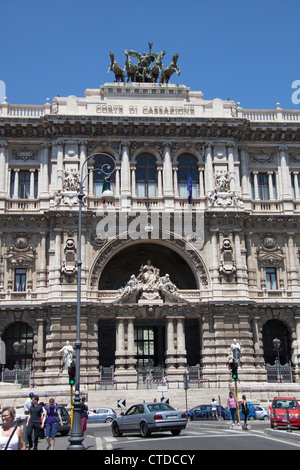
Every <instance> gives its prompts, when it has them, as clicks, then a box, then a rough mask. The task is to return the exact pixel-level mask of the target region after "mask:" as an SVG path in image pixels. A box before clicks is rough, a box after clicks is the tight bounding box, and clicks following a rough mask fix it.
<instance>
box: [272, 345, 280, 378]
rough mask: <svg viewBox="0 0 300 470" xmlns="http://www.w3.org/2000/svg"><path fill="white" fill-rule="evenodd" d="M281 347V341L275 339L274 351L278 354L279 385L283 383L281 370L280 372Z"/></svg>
mask: <svg viewBox="0 0 300 470" xmlns="http://www.w3.org/2000/svg"><path fill="white" fill-rule="evenodd" d="M280 346H281V341H280V339H278V338H274V339H273V347H274V350H275V351H276V352H277V358H276V362H277V366H278V368H277V374H278V377H279V383H281V370H280V352H279V351H280Z"/></svg>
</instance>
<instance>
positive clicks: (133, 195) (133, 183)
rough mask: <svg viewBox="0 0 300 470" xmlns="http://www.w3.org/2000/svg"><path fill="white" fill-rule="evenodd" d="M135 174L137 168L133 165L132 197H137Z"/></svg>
mask: <svg viewBox="0 0 300 470" xmlns="http://www.w3.org/2000/svg"><path fill="white" fill-rule="evenodd" d="M135 172H136V166H135V165H133V166H132V167H131V195H132V197H136V182H135Z"/></svg>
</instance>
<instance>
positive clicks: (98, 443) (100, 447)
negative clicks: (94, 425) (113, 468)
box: [96, 437, 103, 450]
mask: <svg viewBox="0 0 300 470" xmlns="http://www.w3.org/2000/svg"><path fill="white" fill-rule="evenodd" d="M96 449H97V450H103V445H102V439H101V437H96Z"/></svg>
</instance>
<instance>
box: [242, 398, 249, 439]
mask: <svg viewBox="0 0 300 470" xmlns="http://www.w3.org/2000/svg"><path fill="white" fill-rule="evenodd" d="M241 407H242V412H243V415H244V429H245V430H248V426H247V420H248V414H249V408H248V406H247V399H246V395H243V396H242V400H241Z"/></svg>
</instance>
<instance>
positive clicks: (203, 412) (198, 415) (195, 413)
mask: <svg viewBox="0 0 300 470" xmlns="http://www.w3.org/2000/svg"><path fill="white" fill-rule="evenodd" d="M220 414H221V416H220ZM188 417H189V419H190V420H191V421H193V420H195V419H212V418H213V415H212V409H211V405H198V406H195V408H192V409H191V410H189V412H188ZM218 417H219V419H220V418H221V420H224V419H227V412H226V410H225V409H224V408H223V406H219V405H218Z"/></svg>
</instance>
